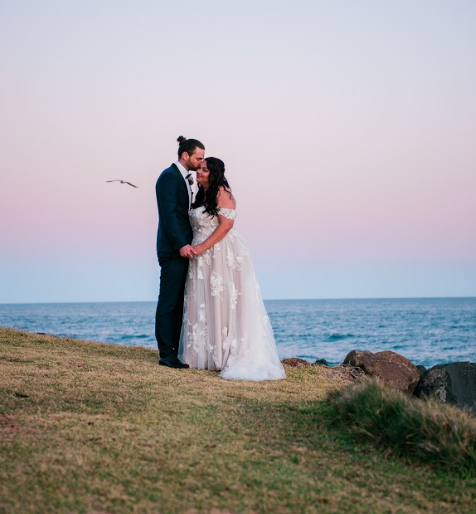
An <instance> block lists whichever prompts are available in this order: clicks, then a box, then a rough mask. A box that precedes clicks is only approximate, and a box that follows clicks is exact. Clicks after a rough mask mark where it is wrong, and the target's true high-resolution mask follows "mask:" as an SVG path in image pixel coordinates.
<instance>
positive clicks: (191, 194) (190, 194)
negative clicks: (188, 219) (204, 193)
mask: <svg viewBox="0 0 476 514" xmlns="http://www.w3.org/2000/svg"><path fill="white" fill-rule="evenodd" d="M175 166H177V168H178V169H179V171H180V173H181V174H182V177H183V179H184V180H185V184H186V186H187V192H188V210H190V207H191V206H192V202H193V197H194V194H196V191H194V190H193V186H196V184H197V176H196V175H197V174H196V173H195V171H188V170H186V169H185V168H184V167H183V166H182V165H181V164H180V163H179V162H178V161H177V162H176V163H175ZM188 174H190V178H192V179H193V186H191V185H190V183H189V181H188V179H187V178H185V177H186V176H187V175H188Z"/></svg>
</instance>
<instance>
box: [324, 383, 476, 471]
mask: <svg viewBox="0 0 476 514" xmlns="http://www.w3.org/2000/svg"><path fill="white" fill-rule="evenodd" d="M329 403H330V410H331V419H332V422H333V425H334V426H340V427H341V426H343V425H346V426H348V427H349V428H350V430H351V431H352V432H354V433H355V434H356V435H357V436H361V437H363V438H365V439H371V440H373V441H375V442H376V443H377V444H379V445H380V446H382V447H383V448H385V449H387V450H388V451H392V452H393V453H395V454H398V455H401V456H402V457H410V458H415V459H418V460H420V461H422V462H424V463H428V464H430V465H433V466H435V467H439V468H443V469H447V470H451V471H453V472H455V473H458V474H459V475H461V476H462V477H463V478H476V420H475V419H474V418H473V417H472V416H471V415H470V414H469V413H466V412H463V411H461V410H459V409H456V408H454V407H451V406H448V405H445V404H442V403H438V402H437V401H436V400H430V401H422V400H419V399H418V398H415V397H411V396H410V397H409V396H406V395H404V394H401V393H399V392H398V391H396V390H395V389H390V388H389V387H387V386H385V384H383V383H382V382H379V381H376V380H369V379H367V380H361V381H359V382H358V383H356V384H354V385H353V386H352V387H347V388H343V389H340V390H334V391H332V392H331V393H330V394H329Z"/></svg>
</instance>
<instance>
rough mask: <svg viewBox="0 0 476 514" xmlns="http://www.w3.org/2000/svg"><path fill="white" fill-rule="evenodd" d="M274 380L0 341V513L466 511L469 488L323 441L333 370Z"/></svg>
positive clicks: (1, 335)
mask: <svg viewBox="0 0 476 514" xmlns="http://www.w3.org/2000/svg"><path fill="white" fill-rule="evenodd" d="M287 373H288V377H287V379H286V380H283V381H278V382H258V383H255V382H231V381H225V380H223V379H221V378H219V377H218V376H217V374H216V373H213V372H207V371H198V370H172V369H168V368H164V367H159V366H158V365H157V352H154V351H152V350H147V349H144V348H130V347H121V346H115V345H106V344H99V343H92V342H86V341H75V340H70V339H58V338H54V337H48V336H38V335H34V334H26V333H22V332H18V331H13V330H5V329H0V393H1V400H0V437H1V443H0V513H9V514H10V513H13V514H16V513H21V514H29V513H43V512H48V513H57V512H58V513H71V512H75V513H76V512H77V513H88V514H89V513H93V512H96V513H98V512H103V513H106V512H108V513H114V514H116V513H129V512H131V513H144V514H146V513H186V512H194V513H199V514H202V513H210V512H212V511H213V509H215V510H216V512H222V513H224V512H230V513H232V514H239V513H255V514H259V513H277V514H280V513H288V512H292V513H306V514H310V513H314V512H319V513H340V512H344V511H345V512H349V513H353V512H355V513H368V512H372V513H377V514H378V513H383V512H402V513H406V512H408V513H419V512H422V513H423V512H468V513H469V512H472V508H473V506H474V502H475V498H476V497H475V493H474V490H475V489H476V488H474V485H476V484H475V483H474V482H471V483H470V482H466V483H465V484H463V481H461V480H460V479H458V478H457V477H454V476H452V475H448V474H446V475H445V474H438V473H435V472H434V471H432V470H429V469H426V468H422V467H413V466H408V465H406V464H405V463H404V462H402V461H400V460H399V459H396V458H393V457H390V458H386V457H385V456H384V455H382V454H380V453H379V452H378V451H375V449H373V448H371V447H365V446H360V447H358V446H355V444H354V443H353V442H351V441H350V440H349V439H348V438H347V437H346V435H345V432H343V431H342V432H341V431H339V430H330V429H329V423H328V420H329V411H328V408H327V406H326V404H325V402H324V401H323V399H324V398H325V397H326V395H327V394H328V392H329V391H330V390H333V389H336V388H340V387H341V386H342V385H343V384H344V383H345V380H344V379H343V378H342V377H340V376H339V374H338V372H337V371H335V372H334V371H332V370H329V369H326V368H320V367H314V366H313V367H306V368H296V369H291V368H289V369H287ZM14 427H18V428H14ZM468 485H471V486H472V488H471V487H468ZM448 509H450V510H448Z"/></svg>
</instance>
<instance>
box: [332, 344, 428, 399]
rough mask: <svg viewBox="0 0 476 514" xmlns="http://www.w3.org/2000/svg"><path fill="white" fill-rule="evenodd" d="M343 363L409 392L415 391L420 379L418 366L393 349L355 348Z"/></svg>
mask: <svg viewBox="0 0 476 514" xmlns="http://www.w3.org/2000/svg"><path fill="white" fill-rule="evenodd" d="M342 364H343V365H344V366H345V365H349V366H356V367H358V368H361V369H362V370H363V371H364V373H365V374H366V375H369V376H372V377H378V378H380V379H382V380H384V381H385V382H386V383H387V384H388V385H390V386H391V387H394V388H395V389H398V390H399V391H402V392H404V393H408V394H412V393H413V391H414V389H415V387H416V386H417V384H418V381H419V380H420V373H419V372H418V369H417V367H416V366H415V365H414V364H412V363H411V362H410V361H409V360H408V359H406V358H405V357H403V356H402V355H399V354H398V353H395V352H391V351H385V352H377V353H372V352H360V351H358V350H353V351H351V352H350V353H348V354H347V356H346V358H345V359H344V362H343V363H342Z"/></svg>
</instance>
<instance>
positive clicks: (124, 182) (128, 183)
mask: <svg viewBox="0 0 476 514" xmlns="http://www.w3.org/2000/svg"><path fill="white" fill-rule="evenodd" d="M106 182H120V183H121V184H127V185H129V186H132V187H135V188H137V186H135V185H134V184H131V183H130V182H127V181H126V180H121V179H119V178H118V179H114V180H106Z"/></svg>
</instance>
